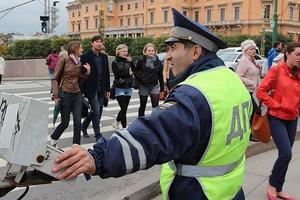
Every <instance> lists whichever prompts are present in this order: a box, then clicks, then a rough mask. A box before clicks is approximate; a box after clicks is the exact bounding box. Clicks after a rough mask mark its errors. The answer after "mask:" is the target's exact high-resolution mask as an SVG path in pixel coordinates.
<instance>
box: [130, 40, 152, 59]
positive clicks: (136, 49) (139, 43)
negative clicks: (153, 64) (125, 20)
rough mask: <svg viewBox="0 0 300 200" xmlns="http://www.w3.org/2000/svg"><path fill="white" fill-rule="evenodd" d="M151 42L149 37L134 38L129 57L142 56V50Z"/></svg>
mask: <svg viewBox="0 0 300 200" xmlns="http://www.w3.org/2000/svg"><path fill="white" fill-rule="evenodd" d="M150 42H153V38H151V37H139V38H136V39H135V40H134V41H133V42H132V43H131V45H130V47H129V49H130V50H131V52H130V55H131V56H138V55H142V54H143V48H144V46H145V45H146V44H147V43H150Z"/></svg>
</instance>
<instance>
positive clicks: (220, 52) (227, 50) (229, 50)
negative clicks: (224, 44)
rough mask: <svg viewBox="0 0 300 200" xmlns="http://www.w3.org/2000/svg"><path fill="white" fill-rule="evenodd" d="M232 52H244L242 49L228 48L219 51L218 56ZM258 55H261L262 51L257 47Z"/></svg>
mask: <svg viewBox="0 0 300 200" xmlns="http://www.w3.org/2000/svg"><path fill="white" fill-rule="evenodd" d="M230 52H242V48H241V47H228V48H226V49H220V50H219V51H217V56H219V57H220V56H221V55H222V54H224V53H230ZM256 54H258V55H260V50H259V48H257V47H256Z"/></svg>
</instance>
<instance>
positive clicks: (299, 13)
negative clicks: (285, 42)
mask: <svg viewBox="0 0 300 200" xmlns="http://www.w3.org/2000/svg"><path fill="white" fill-rule="evenodd" d="M298 15H299V16H298V21H299V22H300V8H299V10H298ZM299 42H300V41H299Z"/></svg>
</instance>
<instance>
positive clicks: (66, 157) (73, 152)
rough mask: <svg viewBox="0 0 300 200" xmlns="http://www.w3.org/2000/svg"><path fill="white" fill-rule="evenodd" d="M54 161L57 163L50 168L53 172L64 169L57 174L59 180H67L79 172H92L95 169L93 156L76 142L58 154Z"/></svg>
mask: <svg viewBox="0 0 300 200" xmlns="http://www.w3.org/2000/svg"><path fill="white" fill-rule="evenodd" d="M55 162H56V163H57V165H56V166H55V167H54V168H53V169H52V171H53V172H54V173H58V172H59V171H60V170H62V169H65V171H64V172H62V173H61V174H59V175H58V176H57V178H58V179H60V180H61V179H66V180H69V179H72V178H75V177H77V176H78V175H80V174H81V173H87V174H93V173H94V172H95V170H96V166H95V162H94V159H93V157H92V156H91V155H90V154H89V152H88V151H86V150H85V149H83V148H82V147H81V146H80V145H78V144H73V145H72V147H71V148H70V149H68V150H66V151H65V152H64V153H62V154H61V155H59V156H58V157H57V158H56V159H55Z"/></svg>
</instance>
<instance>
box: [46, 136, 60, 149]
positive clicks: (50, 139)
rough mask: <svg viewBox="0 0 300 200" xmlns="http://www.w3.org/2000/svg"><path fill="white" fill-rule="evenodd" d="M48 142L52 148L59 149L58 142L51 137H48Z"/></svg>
mask: <svg viewBox="0 0 300 200" xmlns="http://www.w3.org/2000/svg"><path fill="white" fill-rule="evenodd" d="M48 141H49V143H50V145H51V146H54V147H56V148H58V146H57V143H58V140H54V139H52V138H51V135H49V136H48Z"/></svg>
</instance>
